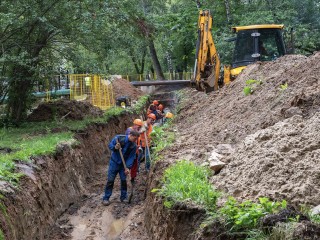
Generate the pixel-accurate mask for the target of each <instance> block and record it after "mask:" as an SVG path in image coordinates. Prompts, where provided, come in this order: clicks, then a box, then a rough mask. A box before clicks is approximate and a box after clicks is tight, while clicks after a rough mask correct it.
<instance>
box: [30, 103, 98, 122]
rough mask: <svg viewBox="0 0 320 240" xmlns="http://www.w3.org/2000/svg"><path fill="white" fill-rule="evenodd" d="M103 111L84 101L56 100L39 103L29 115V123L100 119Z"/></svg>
mask: <svg viewBox="0 0 320 240" xmlns="http://www.w3.org/2000/svg"><path fill="white" fill-rule="evenodd" d="M102 115H103V111H102V110H101V109H100V108H97V107H95V106H93V105H92V104H90V103H89V102H85V101H76V100H64V99H62V100H58V101H54V102H47V103H40V104H39V106H38V107H37V108H36V109H34V110H33V111H32V113H31V114H29V116H28V118H27V120H28V121H29V122H41V121H52V120H54V119H57V120H60V119H61V118H63V119H70V120H82V119H84V118H85V117H100V116H102Z"/></svg>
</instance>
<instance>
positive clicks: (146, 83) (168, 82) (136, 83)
mask: <svg viewBox="0 0 320 240" xmlns="http://www.w3.org/2000/svg"><path fill="white" fill-rule="evenodd" d="M130 83H131V84H132V85H133V86H135V87H138V86H154V85H190V84H191V82H190V80H163V81H141V82H139V81H134V82H130Z"/></svg>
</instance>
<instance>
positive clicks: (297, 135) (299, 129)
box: [214, 112, 320, 205]
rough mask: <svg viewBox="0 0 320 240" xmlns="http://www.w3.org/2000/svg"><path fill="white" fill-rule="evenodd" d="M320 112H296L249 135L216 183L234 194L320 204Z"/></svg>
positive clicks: (215, 180)
mask: <svg viewBox="0 0 320 240" xmlns="http://www.w3.org/2000/svg"><path fill="white" fill-rule="evenodd" d="M319 126H320V113H319V112H318V113H316V114H315V115H314V116H313V117H311V118H310V119H306V120H304V119H303V118H302V117H301V116H299V115H296V116H293V117H291V118H289V119H286V120H284V121H281V122H278V123H276V124H275V125H274V126H272V127H269V128H267V129H263V130H259V131H257V132H256V133H254V134H252V135H249V136H248V137H246V138H245V140H244V142H243V143H242V144H241V145H240V147H239V148H238V149H237V152H236V153H235V154H233V155H232V158H231V161H230V164H229V165H228V166H227V167H226V169H224V170H222V172H221V174H219V175H218V176H217V178H216V179H214V184H215V185H216V186H217V187H219V188H220V189H223V190H224V191H225V192H228V193H230V194H231V195H233V196H237V197H241V198H244V199H246V198H252V197H261V196H268V197H270V198H272V199H278V200H280V199H287V200H289V201H290V202H291V203H294V204H296V205H299V204H308V205H319V204H320V127H319Z"/></svg>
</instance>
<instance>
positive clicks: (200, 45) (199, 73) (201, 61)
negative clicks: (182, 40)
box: [193, 10, 220, 92]
mask: <svg viewBox="0 0 320 240" xmlns="http://www.w3.org/2000/svg"><path fill="white" fill-rule="evenodd" d="M211 28H212V16H211V15H210V11H209V10H201V11H200V13H199V19H198V41H197V47H196V61H195V68H194V76H193V82H194V83H195V85H196V88H197V89H198V90H201V91H206V92H207V91H212V90H217V89H218V87H219V85H218V81H219V75H220V59H219V55H218V53H217V49H216V47H215V45H214V41H213V37H212V34H211Z"/></svg>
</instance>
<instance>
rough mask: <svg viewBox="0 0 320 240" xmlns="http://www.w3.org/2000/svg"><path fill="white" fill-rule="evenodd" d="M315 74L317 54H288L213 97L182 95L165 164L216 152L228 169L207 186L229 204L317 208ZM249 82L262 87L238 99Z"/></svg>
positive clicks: (318, 97)
mask: <svg viewBox="0 0 320 240" xmlns="http://www.w3.org/2000/svg"><path fill="white" fill-rule="evenodd" d="M319 71H320V52H318V53H315V54H314V55H312V56H310V57H309V58H307V57H305V56H300V55H287V56H284V57H282V58H280V59H278V60H276V61H274V62H260V63H256V64H253V65H250V66H248V67H247V68H246V69H245V70H244V72H243V73H242V74H241V75H240V76H239V77H238V78H237V79H236V80H235V81H234V82H232V83H231V84H230V85H229V86H225V87H223V88H222V89H220V90H219V91H217V92H212V93H210V94H208V95H206V94H204V93H201V92H197V91H195V90H187V91H186V95H187V96H186V97H185V98H184V100H183V102H182V104H181V110H180V114H179V116H178V117H177V119H176V120H175V121H176V123H177V132H178V133H177V135H178V136H177V141H176V143H175V145H174V146H173V147H171V148H170V149H168V150H166V153H167V154H166V155H167V157H168V159H172V160H173V161H174V160H177V159H190V160H192V161H195V162H198V163H204V162H206V161H207V160H208V158H209V157H210V156H211V155H212V153H213V152H217V153H219V154H222V156H224V159H223V161H226V162H227V163H229V164H228V165H227V166H226V167H225V168H224V169H223V170H222V171H221V173H220V175H217V176H216V177H214V178H213V182H215V183H217V185H218V186H219V187H220V188H222V189H224V190H225V191H228V192H230V193H232V194H234V195H235V196H236V197H238V198H247V199H254V198H256V197H259V196H261V195H266V196H270V197H272V198H276V199H282V198H286V199H288V200H289V201H290V202H293V203H308V204H311V205H316V204H319V203H320V202H319V200H317V199H320V191H319V190H320V189H319V188H318V187H315V186H319V184H320V176H319V168H318V166H319V164H320V158H319V147H320V142H319V137H317V134H319V133H318V132H317V130H316V129H319V127H318V126H319V121H318V118H319V114H317V115H315V113H317V112H319V110H320V89H319V79H318V73H319ZM249 79H254V80H256V81H261V84H254V85H252V86H251V87H252V89H253V90H254V92H253V93H252V94H250V95H248V96H245V95H244V93H243V89H244V87H245V86H246V80H249ZM281 85H283V86H286V85H287V87H283V88H281ZM297 115H298V116H297ZM287 118H288V120H285V119H287ZM272 126H273V127H272ZM262 129H264V130H262ZM259 130H261V131H259ZM250 134H254V135H252V136H248V135H250ZM262 135H264V136H265V137H262V139H261V136H262ZM259 136H260V137H259ZM246 137H247V138H246ZM249 139H250V141H251V143H250V147H248V141H249ZM272 141H274V143H272ZM302 179H303V181H302Z"/></svg>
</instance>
